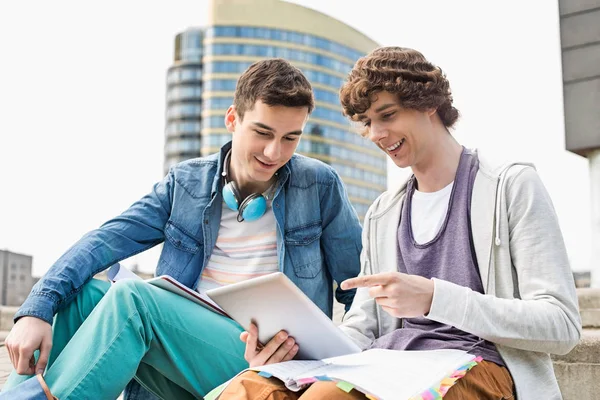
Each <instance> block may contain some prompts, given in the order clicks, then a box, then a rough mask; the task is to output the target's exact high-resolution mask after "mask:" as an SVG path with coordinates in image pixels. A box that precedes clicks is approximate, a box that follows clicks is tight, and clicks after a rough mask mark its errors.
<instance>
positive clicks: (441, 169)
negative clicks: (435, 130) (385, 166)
mask: <svg viewBox="0 0 600 400" xmlns="http://www.w3.org/2000/svg"><path fill="white" fill-rule="evenodd" d="M462 150H463V148H462V146H461V145H460V144H459V143H458V142H457V141H456V140H455V139H454V137H453V136H452V135H450V134H449V133H448V132H447V131H445V132H444V134H443V135H439V136H438V137H437V138H436V139H435V145H433V146H432V147H429V148H428V151H427V153H426V154H425V157H423V158H422V159H421V160H419V161H418V162H417V163H416V164H415V165H413V167H412V171H413V173H414V174H415V178H416V179H417V182H418V184H419V191H421V192H437V191H438V190H441V189H443V188H445V187H446V186H448V185H449V184H450V183H452V181H454V177H455V176H456V170H457V169H458V163H459V161H460V155H461V153H462Z"/></svg>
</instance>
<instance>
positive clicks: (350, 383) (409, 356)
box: [205, 349, 481, 400]
mask: <svg viewBox="0 0 600 400" xmlns="http://www.w3.org/2000/svg"><path fill="white" fill-rule="evenodd" d="M479 361H481V358H480V357H475V356H474V355H472V354H469V353H466V352H464V351H462V350H427V351H397V350H383V349H371V350H366V351H364V352H362V353H358V354H350V355H346V356H340V357H333V358H327V359H323V360H319V361H287V362H283V363H278V364H270V365H264V366H262V367H257V368H250V370H253V371H259V375H261V376H264V377H267V378H270V377H276V378H278V379H280V380H281V381H282V382H284V383H285V385H286V387H287V388H289V389H290V390H293V391H299V390H301V389H302V388H304V387H305V386H306V385H308V384H311V383H313V382H316V381H319V380H325V381H335V382H337V386H338V387H339V388H340V389H341V390H344V391H346V392H350V390H352V389H356V390H358V391H360V392H362V393H364V394H365V395H366V396H367V398H369V399H380V400H388V399H392V400H428V399H439V398H440V397H443V396H444V395H445V394H446V392H447V391H448V389H450V387H451V386H452V385H453V384H454V383H455V382H456V380H458V379H459V378H461V377H463V376H464V375H465V374H466V372H467V371H468V370H469V369H470V368H472V367H473V366H475V365H476V364H477V362H479ZM228 383H229V382H227V383H225V384H223V385H221V386H219V387H218V388H216V389H214V390H213V391H211V392H210V393H209V394H208V395H207V396H206V397H205V399H206V400H214V399H217V398H218V397H219V395H220V394H221V392H222V391H223V390H224V389H225V387H226V386H227V384H228Z"/></svg>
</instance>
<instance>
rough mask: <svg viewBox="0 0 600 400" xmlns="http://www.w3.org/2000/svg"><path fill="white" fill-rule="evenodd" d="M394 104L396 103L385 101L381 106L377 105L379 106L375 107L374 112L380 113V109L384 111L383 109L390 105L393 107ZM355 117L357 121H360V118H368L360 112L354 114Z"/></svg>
mask: <svg viewBox="0 0 600 400" xmlns="http://www.w3.org/2000/svg"><path fill="white" fill-rule="evenodd" d="M395 105H396V104H395V103H387V104H384V105H382V106H379V107H377V108H376V109H375V113H376V114H377V113H380V112H382V111H384V110H387V109H388V108H390V107H394V106H395ZM356 118H357V119H358V120H359V121H362V120H365V119H368V117H367V116H366V115H365V114H360V115H357V116H356Z"/></svg>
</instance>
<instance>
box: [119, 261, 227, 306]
mask: <svg viewBox="0 0 600 400" xmlns="http://www.w3.org/2000/svg"><path fill="white" fill-rule="evenodd" d="M107 277H108V280H109V281H110V282H112V283H115V282H117V281H119V280H121V279H137V280H142V278H140V277H139V276H137V275H136V274H134V273H133V272H131V271H130V270H128V269H127V268H125V267H122V266H121V265H120V264H118V263H117V264H114V265H113V266H111V267H110V269H109V270H108V272H107ZM146 282H148V283H149V284H151V285H154V286H158V287H160V288H162V289H165V290H168V291H169V292H173V293H175V294H178V295H180V296H182V297H185V298H186V299H188V300H191V301H193V302H194V303H196V304H199V305H201V306H202V307H204V308H207V309H209V310H210V311H213V312H216V313H217V314H220V315H223V316H225V317H227V318H231V317H230V316H229V315H228V314H227V313H226V312H225V311H224V310H223V309H222V308H221V307H219V305H217V303H215V302H214V301H213V300H212V299H211V298H210V297H208V296H207V295H206V294H205V293H200V292H197V291H195V290H192V289H190V288H189V287H187V286H185V285H183V284H181V283H179V282H178V281H176V280H175V279H174V278H173V277H170V276H169V275H161V276H157V277H156V278H151V279H146Z"/></svg>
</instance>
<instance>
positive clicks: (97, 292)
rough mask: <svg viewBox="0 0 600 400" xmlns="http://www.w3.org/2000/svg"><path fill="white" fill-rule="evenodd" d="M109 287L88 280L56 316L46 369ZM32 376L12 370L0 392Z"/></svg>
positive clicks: (106, 284)
mask: <svg viewBox="0 0 600 400" xmlns="http://www.w3.org/2000/svg"><path fill="white" fill-rule="evenodd" d="M109 287H110V283H108V282H105V281H101V280H98V279H92V280H90V281H89V282H88V283H86V284H85V285H84V286H83V288H82V289H81V291H80V292H79V293H78V294H77V296H75V298H74V299H73V301H71V302H70V303H69V304H68V305H67V306H66V307H65V308H63V309H62V310H60V311H59V312H58V313H57V314H56V316H55V317H54V322H53V324H52V350H51V351H50V357H49V359H48V366H47V368H50V366H51V365H52V364H53V363H54V360H56V358H57V357H58V355H59V354H60V353H61V352H62V351H63V349H64V348H65V346H66V345H67V343H68V342H69V340H71V338H72V337H73V335H74V334H75V332H77V330H78V329H79V327H80V326H81V324H83V321H85V319H86V318H87V317H88V316H89V315H90V313H91V312H92V310H93V309H94V307H96V305H97V304H98V303H99V302H100V300H101V299H102V297H103V296H104V295H105V294H106V292H107V291H108V289H109ZM35 357H36V360H37V357H38V352H36V355H35ZM32 376H33V375H19V374H17V373H16V372H15V370H14V369H13V370H12V372H11V373H10V376H9V377H8V379H7V381H6V383H5V384H4V386H3V388H2V390H8V389H10V388H12V387H14V386H16V385H18V384H20V383H21V382H24V381H26V380H27V379H29V378H31V377H32Z"/></svg>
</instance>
